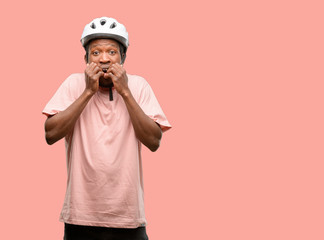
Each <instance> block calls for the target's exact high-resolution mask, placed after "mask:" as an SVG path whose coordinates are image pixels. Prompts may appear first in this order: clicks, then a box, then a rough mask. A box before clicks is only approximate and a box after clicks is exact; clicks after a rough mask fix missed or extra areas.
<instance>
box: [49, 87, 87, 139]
mask: <svg viewBox="0 0 324 240" xmlns="http://www.w3.org/2000/svg"><path fill="white" fill-rule="evenodd" d="M92 95H93V93H91V92H90V91H87V90H85V91H84V92H83V93H82V94H81V96H80V97H79V98H78V99H77V100H75V102H74V103H72V104H71V105H70V106H69V107H68V108H67V109H66V110H64V111H61V112H59V113H57V114H55V115H54V116H50V117H48V118H47V120H46V122H45V138H46V142H47V143H48V144H50V145H51V144H53V143H55V142H57V141H58V140H60V139H62V138H64V137H65V136H66V135H67V134H68V133H70V132H71V131H72V130H73V127H74V125H75V123H76V121H77V120H78V118H79V116H80V114H81V113H82V111H83V109H84V108H85V106H86V105H87V103H88V102H89V100H90V99H91V97H92Z"/></svg>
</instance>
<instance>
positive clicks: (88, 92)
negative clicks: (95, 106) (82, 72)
mask: <svg viewBox="0 0 324 240" xmlns="http://www.w3.org/2000/svg"><path fill="white" fill-rule="evenodd" d="M83 94H84V96H85V97H87V98H91V97H92V96H93V95H94V94H95V92H94V91H92V90H91V89H88V88H86V89H85V90H84V91H83Z"/></svg>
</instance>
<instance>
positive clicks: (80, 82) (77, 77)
mask: <svg viewBox="0 0 324 240" xmlns="http://www.w3.org/2000/svg"><path fill="white" fill-rule="evenodd" d="M64 84H66V85H67V86H69V87H73V88H77V87H79V86H80V87H83V86H84V85H85V77H84V73H72V74H71V75H70V76H68V77H67V78H66V79H65V81H64Z"/></svg>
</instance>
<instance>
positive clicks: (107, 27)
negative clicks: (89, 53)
mask: <svg viewBox="0 0 324 240" xmlns="http://www.w3.org/2000/svg"><path fill="white" fill-rule="evenodd" d="M97 38H111V39H114V40H116V41H118V42H120V43H121V44H122V45H123V46H124V47H125V53H126V51H127V48H128V45H129V42H128V32H127V31H126V28H125V26H124V25H123V24H121V23H119V22H117V20H116V19H114V18H108V17H101V18H96V19H94V20H92V21H91V22H90V23H89V24H87V25H86V26H85V27H84V30H83V33H82V36H81V43H82V46H83V47H84V48H85V47H86V45H87V44H88V43H89V41H90V40H93V39H97Z"/></svg>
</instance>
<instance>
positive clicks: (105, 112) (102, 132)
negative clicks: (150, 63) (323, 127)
mask: <svg viewBox="0 0 324 240" xmlns="http://www.w3.org/2000/svg"><path fill="white" fill-rule="evenodd" d="M127 76H128V85H129V89H130V90H131V92H132V94H133V96H134V98H135V100H136V101H137V103H138V104H139V106H140V107H141V108H142V110H143V111H144V112H145V114H147V115H148V116H149V117H150V118H152V119H153V120H154V121H156V122H157V123H159V125H160V126H161V129H162V131H166V130H168V129H169V128H171V125H170V124H169V122H168V120H167V119H166V117H165V115H164V113H163V111H162V109H161V107H160V105H159V103H158V101H157V99H156V97H155V95H154V93H153V91H152V89H151V87H150V86H149V84H148V83H147V82H146V81H145V79H144V78H142V77H139V76H135V75H129V74H128V75H127ZM84 89H85V77H84V74H83V73H77V74H72V75H71V76H69V77H68V78H67V79H66V80H65V81H64V82H63V83H62V85H61V86H60V87H59V89H58V90H57V92H56V93H55V95H54V96H53V97H52V99H51V100H50V101H49V102H48V104H47V105H46V107H45V109H44V110H43V113H44V114H45V115H53V114H56V113H58V112H60V111H63V110H65V109H66V108H67V107H68V106H70V105H71V104H72V103H73V102H74V101H75V100H76V99H77V98H78V97H79V96H80V95H81V94H82V92H83V91H84ZM113 98H114V99H113V101H109V95H108V93H104V92H101V91H98V92H97V93H96V94H95V95H94V96H93V97H92V98H91V99H90V101H89V102H88V104H87V106H86V107H85V109H84V110H83V112H82V113H81V115H80V117H79V119H78V120H77V122H76V124H75V126H74V130H73V132H72V133H71V134H70V135H68V136H66V137H65V146H66V159H67V175H68V177H67V189H66V195H65V200H64V205H63V209H62V212H61V215H60V221H62V222H65V223H70V224H77V225H88V226H104V227H116V228H136V227H139V226H145V225H146V219H145V213H144V191H143V173H142V159H141V143H140V142H139V140H138V139H137V138H136V137H135V132H134V129H133V126H132V123H131V119H130V117H129V114H128V111H127V108H126V105H125V103H124V100H123V99H122V97H121V96H120V95H119V94H118V93H117V92H116V90H114V89H113Z"/></svg>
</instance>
